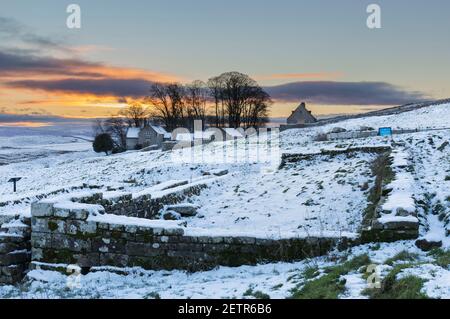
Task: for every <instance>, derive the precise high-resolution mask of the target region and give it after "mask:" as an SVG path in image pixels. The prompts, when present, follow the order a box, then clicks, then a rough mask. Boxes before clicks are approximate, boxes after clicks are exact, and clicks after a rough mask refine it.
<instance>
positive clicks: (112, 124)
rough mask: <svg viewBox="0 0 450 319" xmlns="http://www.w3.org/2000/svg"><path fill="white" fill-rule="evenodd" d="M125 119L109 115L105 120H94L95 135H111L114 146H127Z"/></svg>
mask: <svg viewBox="0 0 450 319" xmlns="http://www.w3.org/2000/svg"><path fill="white" fill-rule="evenodd" d="M128 127H129V125H128V123H127V120H125V119H124V118H122V117H110V118H107V119H105V120H103V121H102V120H96V122H95V126H94V132H95V136H97V135H100V134H104V133H107V134H109V135H110V136H111V138H112V140H113V143H114V147H115V148H117V149H121V150H125V149H126V146H127V129H128Z"/></svg>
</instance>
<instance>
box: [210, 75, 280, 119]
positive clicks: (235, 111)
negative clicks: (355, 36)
mask: <svg viewBox="0 0 450 319" xmlns="http://www.w3.org/2000/svg"><path fill="white" fill-rule="evenodd" d="M213 79H214V78H213ZM214 81H215V82H216V83H219V84H220V86H218V87H219V88H220V93H219V94H218V95H217V96H218V98H219V99H220V100H221V102H222V103H223V104H224V106H225V110H226V113H227V116H228V125H229V126H230V127H235V128H237V127H240V126H242V125H243V126H244V127H249V126H252V125H257V124H258V123H259V124H261V123H263V122H264V121H262V120H261V119H262V117H266V116H267V109H268V105H269V104H270V103H271V100H270V96H269V95H268V94H267V93H266V92H265V91H264V90H263V89H262V88H261V87H260V86H259V85H258V83H256V81H255V80H253V79H252V78H250V77H249V76H248V75H246V74H242V73H239V72H227V73H223V74H221V75H219V76H218V77H217V78H215V80H214Z"/></svg>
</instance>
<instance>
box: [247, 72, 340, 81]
mask: <svg viewBox="0 0 450 319" xmlns="http://www.w3.org/2000/svg"><path fill="white" fill-rule="evenodd" d="M341 76H342V73H339V72H335V73H332V72H317V73H274V74H266V75H255V76H254V78H255V80H258V81H265V80H286V79H290V80H293V79H322V80H324V79H328V80H329V79H336V78H339V77H341Z"/></svg>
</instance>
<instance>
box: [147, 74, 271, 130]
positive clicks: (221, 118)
mask: <svg viewBox="0 0 450 319" xmlns="http://www.w3.org/2000/svg"><path fill="white" fill-rule="evenodd" d="M147 101H148V103H149V104H150V105H152V106H153V112H152V115H153V117H154V118H158V119H160V120H161V121H162V122H163V123H164V124H165V126H166V127H167V129H169V130H172V129H174V128H177V127H188V128H192V127H193V122H194V121H195V120H201V121H202V123H204V124H210V125H215V126H229V127H235V128H236V127H241V126H243V127H245V128H247V127H251V126H260V125H263V124H264V123H265V122H266V121H267V115H268V107H269V105H270V104H271V103H272V101H271V99H270V96H269V95H268V94H267V93H266V92H265V91H264V90H263V89H262V88H261V87H260V86H259V85H258V84H257V83H256V81H254V80H253V79H251V78H250V77H249V76H247V75H245V74H242V73H239V72H228V73H223V74H221V75H219V76H216V77H213V78H211V79H209V80H208V82H207V83H204V82H202V81H194V82H193V83H191V84H188V85H184V86H183V85H181V84H178V83H172V84H161V83H156V84H153V85H152V87H151V89H150V95H149V97H148V98H147Z"/></svg>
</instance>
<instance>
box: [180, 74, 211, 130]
mask: <svg viewBox="0 0 450 319" xmlns="http://www.w3.org/2000/svg"><path fill="white" fill-rule="evenodd" d="M185 88H186V90H185V101H186V103H185V105H186V113H187V119H186V120H187V124H188V125H189V126H190V127H191V129H192V127H193V125H194V121H195V120H201V121H202V123H203V125H204V124H205V120H206V104H207V101H208V91H207V88H206V84H205V83H204V82H202V81H200V80H196V81H194V82H192V83H191V84H188V85H186V86H185Z"/></svg>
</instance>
